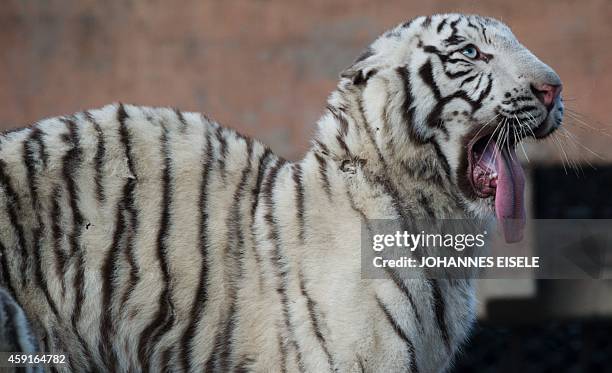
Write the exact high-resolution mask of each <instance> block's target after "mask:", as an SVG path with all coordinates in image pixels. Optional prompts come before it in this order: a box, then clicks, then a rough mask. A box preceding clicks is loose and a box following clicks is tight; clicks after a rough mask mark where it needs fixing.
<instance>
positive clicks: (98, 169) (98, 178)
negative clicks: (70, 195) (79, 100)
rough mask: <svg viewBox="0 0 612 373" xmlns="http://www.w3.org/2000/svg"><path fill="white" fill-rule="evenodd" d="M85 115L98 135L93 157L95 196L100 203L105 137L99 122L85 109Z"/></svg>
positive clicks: (101, 200)
mask: <svg viewBox="0 0 612 373" xmlns="http://www.w3.org/2000/svg"><path fill="white" fill-rule="evenodd" d="M85 117H86V118H87V120H89V121H90V122H91V123H93V126H94V129H95V130H96V134H97V136H98V139H97V144H96V156H95V158H94V170H95V175H94V182H95V183H96V198H97V200H98V203H100V204H102V203H104V200H105V198H106V197H105V194H104V184H103V183H102V177H103V175H104V173H103V170H102V167H103V166H104V157H105V155H106V139H105V138H104V132H102V128H101V127H100V124H99V123H98V122H97V121H96V120H95V119H94V117H93V115H91V113H90V112H88V111H86V112H85Z"/></svg>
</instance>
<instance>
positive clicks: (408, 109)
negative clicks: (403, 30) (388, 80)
mask: <svg viewBox="0 0 612 373" xmlns="http://www.w3.org/2000/svg"><path fill="white" fill-rule="evenodd" d="M397 73H398V75H399V76H400V78H401V79H402V83H403V86H404V101H403V102H402V117H403V118H404V122H405V124H406V128H407V129H408V136H409V137H410V139H411V140H412V142H414V143H415V144H424V143H425V142H426V140H425V139H424V138H423V136H422V135H421V134H419V132H418V131H417V129H416V123H415V122H414V110H415V108H414V107H413V105H412V104H413V102H414V98H413V97H412V86H411V83H410V72H409V71H408V68H407V67H406V66H400V67H398V68H397Z"/></svg>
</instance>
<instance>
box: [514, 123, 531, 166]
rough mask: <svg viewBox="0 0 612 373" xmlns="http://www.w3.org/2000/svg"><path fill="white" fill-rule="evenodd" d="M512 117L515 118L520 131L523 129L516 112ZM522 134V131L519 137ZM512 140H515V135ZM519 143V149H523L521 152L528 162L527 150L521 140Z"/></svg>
mask: <svg viewBox="0 0 612 373" xmlns="http://www.w3.org/2000/svg"><path fill="white" fill-rule="evenodd" d="M514 118H515V119H516V122H517V123H518V124H519V126H520V129H521V131H523V130H524V129H523V123H522V122H521V121H520V120H519V119H518V117H517V116H516V114H514ZM521 135H523V132H521V134H520V135H519V137H520V136H521ZM514 141H516V136H515V137H514ZM519 144H520V145H521V149H522V150H523V154H524V155H525V159H527V163H530V162H529V157H528V156H527V152H526V151H525V147H524V146H523V142H522V141H519Z"/></svg>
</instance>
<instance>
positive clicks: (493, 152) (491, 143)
mask: <svg viewBox="0 0 612 373" xmlns="http://www.w3.org/2000/svg"><path fill="white" fill-rule="evenodd" d="M500 137H502V136H500V135H494V134H491V133H486V134H483V135H481V136H477V137H475V138H474V139H472V141H470V142H469V143H468V149H467V150H468V175H467V176H468V180H469V181H470V184H471V186H472V189H473V190H474V193H475V194H476V196H477V197H479V198H490V197H493V198H494V202H495V203H494V210H495V215H496V217H497V222H498V225H499V226H500V228H501V231H502V232H503V235H504V238H505V239H506V242H517V241H520V240H521V239H522V236H523V233H522V232H523V228H524V225H525V203H524V202H525V201H524V191H525V176H524V173H523V168H522V166H521V164H520V163H519V160H518V157H517V155H516V145H517V143H518V141H520V138H517V140H516V141H515V140H514V138H512V139H510V138H511V137H512V136H505V137H504V140H501V141H500Z"/></svg>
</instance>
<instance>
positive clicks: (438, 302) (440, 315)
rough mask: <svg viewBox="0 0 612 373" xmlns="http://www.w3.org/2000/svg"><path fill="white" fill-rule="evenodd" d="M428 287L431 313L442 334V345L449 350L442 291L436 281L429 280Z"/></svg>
mask: <svg viewBox="0 0 612 373" xmlns="http://www.w3.org/2000/svg"><path fill="white" fill-rule="evenodd" d="M428 282H429V285H430V286H431V294H432V297H433V300H432V302H433V308H434V309H433V311H434V315H435V317H436V325H437V326H438V329H440V333H441V334H442V340H443V341H444V345H445V346H446V348H447V349H448V351H449V352H450V351H452V350H451V344H450V338H449V334H448V328H447V327H446V316H445V305H444V298H443V297H442V290H441V289H440V284H438V280H436V279H429V280H428Z"/></svg>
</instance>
